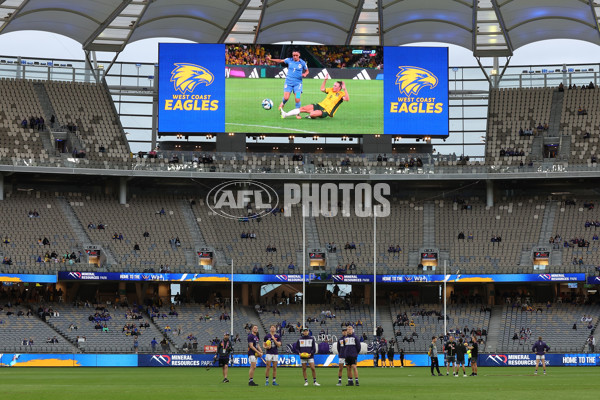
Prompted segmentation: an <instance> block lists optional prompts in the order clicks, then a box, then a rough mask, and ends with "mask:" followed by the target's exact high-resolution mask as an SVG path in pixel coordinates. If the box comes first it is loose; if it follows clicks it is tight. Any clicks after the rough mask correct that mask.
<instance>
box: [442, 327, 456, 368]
mask: <svg viewBox="0 0 600 400" xmlns="http://www.w3.org/2000/svg"><path fill="white" fill-rule="evenodd" d="M444 353H445V354H446V375H450V367H452V375H453V376H454V377H457V376H458V372H457V370H456V342H455V341H454V336H450V339H449V340H448V342H447V343H446V345H445V346H444Z"/></svg>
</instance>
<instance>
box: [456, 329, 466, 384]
mask: <svg viewBox="0 0 600 400" xmlns="http://www.w3.org/2000/svg"><path fill="white" fill-rule="evenodd" d="M465 354H467V343H466V342H464V343H463V340H461V339H460V338H459V339H458V343H457V344H456V376H458V373H459V372H460V367H461V366H462V370H463V377H465V378H466V377H467V370H466V369H465Z"/></svg>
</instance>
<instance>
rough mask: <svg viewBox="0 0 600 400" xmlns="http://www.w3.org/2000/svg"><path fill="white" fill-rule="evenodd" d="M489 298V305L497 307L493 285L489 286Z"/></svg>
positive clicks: (489, 284)
mask: <svg viewBox="0 0 600 400" xmlns="http://www.w3.org/2000/svg"><path fill="white" fill-rule="evenodd" d="M487 297H488V302H487V303H488V305H490V306H495V305H496V290H495V286H494V284H493V283H488V284H487Z"/></svg>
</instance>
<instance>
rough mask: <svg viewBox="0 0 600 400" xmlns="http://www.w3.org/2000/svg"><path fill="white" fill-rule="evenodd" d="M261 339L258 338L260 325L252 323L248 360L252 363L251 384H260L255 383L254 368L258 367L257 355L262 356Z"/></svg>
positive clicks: (249, 381)
mask: <svg viewBox="0 0 600 400" xmlns="http://www.w3.org/2000/svg"><path fill="white" fill-rule="evenodd" d="M262 355H263V353H262V350H261V348H260V339H259V338H258V326H256V325H252V331H251V332H250V334H248V362H249V363H250V373H249V380H248V385H249V386H258V385H257V384H256V383H254V370H255V369H256V357H262Z"/></svg>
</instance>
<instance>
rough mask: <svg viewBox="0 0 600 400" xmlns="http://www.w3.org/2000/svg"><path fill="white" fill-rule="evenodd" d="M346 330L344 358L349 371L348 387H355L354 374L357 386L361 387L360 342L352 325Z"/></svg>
mask: <svg viewBox="0 0 600 400" xmlns="http://www.w3.org/2000/svg"><path fill="white" fill-rule="evenodd" d="M346 330H347V331H346V337H345V338H344V357H345V359H346V367H347V369H348V371H347V372H348V384H347V385H346V386H354V383H352V375H353V373H354V380H355V381H356V386H359V383H358V369H356V359H357V357H358V353H360V340H359V339H358V337H357V336H356V335H355V334H354V327H353V326H352V325H349V326H348V327H347V328H346Z"/></svg>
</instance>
